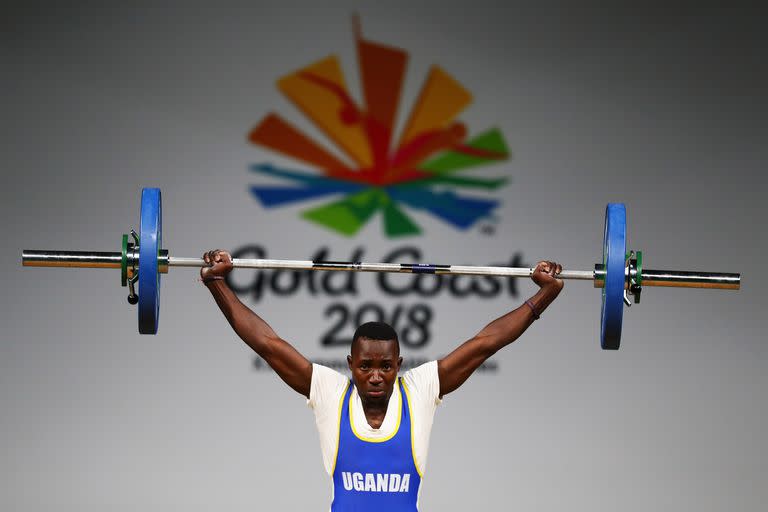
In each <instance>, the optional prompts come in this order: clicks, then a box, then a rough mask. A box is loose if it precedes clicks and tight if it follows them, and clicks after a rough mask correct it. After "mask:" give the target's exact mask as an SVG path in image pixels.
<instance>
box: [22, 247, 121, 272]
mask: <svg viewBox="0 0 768 512" xmlns="http://www.w3.org/2000/svg"><path fill="white" fill-rule="evenodd" d="M121 258H122V255H121V254H120V253H119V252H93V251H90V252H88V251H41V250H36V249H35V250H29V249H27V250H24V251H23V252H22V253H21V264H22V265H23V266H25V267H78V268H120V264H121Z"/></svg>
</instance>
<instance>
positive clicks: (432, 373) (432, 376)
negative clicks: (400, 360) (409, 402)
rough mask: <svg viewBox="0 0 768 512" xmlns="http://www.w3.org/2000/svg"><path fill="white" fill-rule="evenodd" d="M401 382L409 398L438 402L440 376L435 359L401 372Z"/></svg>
mask: <svg viewBox="0 0 768 512" xmlns="http://www.w3.org/2000/svg"><path fill="white" fill-rule="evenodd" d="M402 377H403V383H404V384H405V388H406V391H407V392H408V395H409V399H413V400H419V401H425V402H432V403H440V398H439V394H440V378H439V376H438V372H437V361H429V362H428V363H424V364H422V365H421V366H417V367H416V368H412V369H410V370H408V371H407V372H405V373H404V374H403V376H402Z"/></svg>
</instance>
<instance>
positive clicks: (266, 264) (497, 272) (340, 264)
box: [168, 256, 595, 281]
mask: <svg viewBox="0 0 768 512" xmlns="http://www.w3.org/2000/svg"><path fill="white" fill-rule="evenodd" d="M168 264H169V265H170V266H171V267H202V266H204V265H205V263H204V262H203V259H202V258H179V257H175V256H171V257H170V258H169V259H168ZM232 265H233V266H234V267H235V268H254V269H265V270H337V271H339V270H340V271H348V272H396V273H409V274H454V275H455V274H460V275H481V276H502V277H529V276H530V275H531V274H533V269H532V268H514V267H481V266H466V265H434V264H428V263H364V262H348V261H310V260H266V259H240V258H234V259H233V260H232ZM560 277H561V278H563V279H580V280H587V281H591V280H593V279H594V278H595V273H594V271H592V270H563V271H562V273H561V274H560Z"/></svg>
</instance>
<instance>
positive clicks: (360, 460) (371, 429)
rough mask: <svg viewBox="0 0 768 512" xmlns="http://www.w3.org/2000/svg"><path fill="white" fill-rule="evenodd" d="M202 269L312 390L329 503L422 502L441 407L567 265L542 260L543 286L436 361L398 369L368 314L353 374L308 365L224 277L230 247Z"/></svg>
mask: <svg viewBox="0 0 768 512" xmlns="http://www.w3.org/2000/svg"><path fill="white" fill-rule="evenodd" d="M203 259H204V260H205V263H206V264H207V265H208V266H206V267H203V268H202V269H201V271H200V276H201V278H202V281H203V283H205V285H206V286H207V287H208V289H209V290H210V291H211V294H212V295H213V297H214V299H215V300H216V303H217V304H218V306H219V308H220V309H221V311H222V312H223V313H224V316H225V317H226V318H227V320H228V321H229V323H230V325H231V326H232V328H233V329H234V331H235V332H236V333H237V335H238V336H240V338H242V340H243V341H244V342H245V343H246V344H248V346H250V347H251V348H252V349H253V350H254V351H255V352H256V353H257V354H259V356H261V357H262V358H263V359H264V360H265V361H266V362H267V363H268V364H269V365H270V366H271V367H272V368H273V369H274V370H275V372H276V373H277V374H278V375H279V376H280V378H281V379H283V381H285V383H286V384H288V385H289V386H290V387H291V388H293V389H294V390H295V391H296V392H298V393H301V394H302V395H304V396H305V397H307V398H308V404H309V406H310V407H311V408H312V409H313V411H314V414H315V423H316V425H317V430H318V432H319V434H320V447H321V451H322V455H323V462H324V464H325V470H326V472H327V473H328V475H329V476H330V477H331V480H332V489H333V498H332V503H331V511H333V512H335V511H363V510H365V511H368V510H386V511H390V512H395V511H416V510H418V501H419V493H420V491H421V482H422V477H423V475H424V470H425V468H426V465H427V451H428V447H429V436H430V432H431V430H432V420H433V417H434V413H435V409H436V408H437V406H438V405H439V404H440V402H441V400H442V398H443V396H445V395H447V394H448V393H451V392H452V391H455V390H456V389H458V388H459V387H460V386H461V385H462V384H463V383H464V382H465V381H466V380H467V379H468V378H469V376H470V375H472V373H473V372H474V371H475V370H476V369H477V368H478V367H479V366H480V365H481V364H482V363H483V362H484V361H485V360H486V359H488V358H489V357H491V356H492V355H493V354H495V353H496V352H497V351H498V350H500V349H502V348H503V347H505V346H507V345H509V344H510V343H512V342H513V341H515V340H516V339H517V338H519V337H520V335H521V334H523V332H525V330H526V329H528V327H529V326H530V325H531V324H532V323H533V322H534V320H536V319H537V318H539V315H540V314H541V313H542V312H543V311H544V310H545V309H546V308H547V306H549V304H550V303H551V302H552V301H553V300H555V298H557V296H558V295H559V293H560V291H561V290H562V288H563V281H562V279H559V278H558V274H559V273H560V272H561V271H562V267H561V266H560V265H559V264H557V263H554V262H551V261H542V262H539V263H538V264H537V265H536V269H535V271H534V272H533V275H532V276H531V278H532V279H533V282H534V283H536V284H537V285H538V286H539V290H538V292H537V293H536V294H535V295H534V296H532V297H531V298H530V299H528V300H526V301H525V302H524V303H523V304H522V305H521V306H520V307H518V308H517V309H515V310H513V311H510V312H509V313H507V314H505V315H504V316H502V317H500V318H497V319H496V320H494V321H492V322H491V323H489V324H488V325H486V326H485V327H484V328H483V329H482V330H481V331H480V332H479V333H477V334H476V335H475V336H474V337H473V338H472V339H470V340H468V341H466V342H465V343H463V344H462V345H460V346H459V347H457V348H456V349H455V350H453V352H451V353H450V354H448V355H447V356H445V357H444V358H443V359H440V360H439V361H431V362H428V363H425V364H423V365H421V366H419V367H417V368H414V369H412V370H409V371H407V372H405V373H404V374H403V375H402V376H400V377H399V378H398V372H399V370H400V364H401V363H402V360H403V359H402V357H400V345H399V343H398V337H397V333H396V332H395V331H394V329H392V327H390V326H389V325H387V324H385V323H381V322H369V323H366V324H363V325H361V326H360V327H359V328H358V329H357V331H356V332H355V334H354V336H353V339H352V344H351V347H350V355H348V356H347V363H348V364H349V369H350V371H351V373H352V379H351V380H350V379H349V378H348V377H347V376H345V375H342V374H341V373H338V372H337V371H335V370H332V369H331V368H327V367H324V366H321V365H317V364H312V363H310V362H309V360H307V359H306V358H305V357H304V356H303V355H301V354H300V353H299V352H298V351H297V350H296V349H295V348H294V347H293V346H292V345H291V344H289V343H288V342H287V341H285V340H283V339H282V338H280V337H279V336H278V335H277V334H276V333H275V331H274V330H272V328H271V327H270V326H269V325H268V324H267V323H266V322H265V321H264V320H262V319H261V318H260V317H259V316H258V315H257V314H255V313H254V312H253V311H251V310H250V309H249V308H248V307H246V306H245V305H244V304H243V303H242V302H240V300H239V299H238V298H237V296H236V295H235V293H234V292H233V291H232V290H231V289H230V288H229V287H228V286H227V284H226V281H225V276H226V275H227V274H228V273H229V272H230V271H231V270H232V268H233V267H232V257H231V255H230V254H229V253H228V252H226V251H221V250H217V251H210V252H207V253H206V254H205V255H204V256H203Z"/></svg>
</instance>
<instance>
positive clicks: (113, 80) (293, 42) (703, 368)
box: [0, 2, 768, 512]
mask: <svg viewBox="0 0 768 512" xmlns="http://www.w3.org/2000/svg"><path fill="white" fill-rule="evenodd" d="M355 10H356V11H357V12H359V13H360V15H361V17H362V22H363V31H364V33H365V34H366V36H367V37H369V38H371V39H373V40H376V41H380V42H384V43H388V44H392V45H396V46H399V47H402V48H405V49H407V50H408V51H409V52H410V55H411V60H410V64H409V73H408V76H407V80H406V84H405V91H404V98H403V106H404V107H403V108H404V109H405V108H407V106H408V105H410V104H411V102H412V101H413V99H414V98H415V96H416V94H417V92H418V90H419V87H420V85H421V82H422V80H423V77H424V76H425V73H426V71H427V70H428V68H429V66H430V65H432V64H433V63H438V64H440V65H441V66H442V67H443V68H445V69H446V70H448V71H449V72H450V73H451V74H452V75H453V76H454V77H456V78H457V79H458V80H459V81H461V82H462V83H463V84H465V85H466V87H467V88H468V89H469V90H471V91H472V92H473V94H474V96H475V102H474V103H473V105H472V106H471V107H470V108H469V109H468V110H467V111H466V112H465V113H464V114H463V115H462V116H461V119H462V120H464V121H465V122H466V123H467V125H468V126H469V128H470V131H471V132H472V133H477V132H479V131H481V130H483V129H485V128H487V127H489V126H494V125H497V126H499V127H500V128H501V129H502V131H503V133H504V134H505V137H506V139H507V141H508V143H509V145H510V147H511V149H512V150H513V152H514V154H515V157H514V159H513V160H511V161H509V162H505V163H502V164H500V165H498V166H497V167H492V168H489V169H488V171H487V175H489V176H493V175H501V174H507V175H510V176H512V184H511V185H509V186H507V187H505V188H503V189H502V191H501V193H500V196H501V198H502V199H503V202H504V204H503V206H502V208H501V209H500V210H499V212H498V213H499V217H500V222H499V224H498V225H497V229H496V232H495V234H493V235H487V234H484V233H482V232H481V230H479V229H472V230H470V231H468V232H466V233H460V232H458V231H456V230H454V229H453V228H451V227H449V226H447V225H445V224H442V223H440V222H439V221H437V220H435V219H433V218H431V217H429V216H427V215H424V214H420V213H416V214H414V216H415V217H416V218H417V220H418V222H419V223H420V224H421V225H422V226H423V227H424V228H425V233H426V234H425V235H424V236H422V237H416V238H414V239H412V240H409V241H407V242H403V241H391V240H388V239H386V238H384V237H383V236H382V235H381V230H380V224H379V222H371V223H369V225H368V226H367V227H366V228H365V230H364V231H363V232H362V233H361V234H360V235H359V236H357V237H356V238H352V239H347V238H342V237H340V236H337V235H335V234H333V233H330V232H326V231H323V230H321V229H318V228H316V227H314V226H313V225H310V224H307V223H305V222H304V221H302V220H300V219H299V218H298V213H299V212H300V211H301V210H302V209H303V208H306V206H307V204H302V205H301V206H297V207H292V208H285V209H279V210H269V211H267V210H264V209H262V208H261V206H259V205H258V204H257V203H256V202H255V201H254V200H253V199H252V198H251V197H250V196H249V193H248V186H249V185H251V184H254V183H264V182H266V181H265V180H263V179H262V181H259V180H260V178H259V177H258V176H255V175H253V174H250V173H249V172H248V171H247V166H248V165H249V164H250V163H256V162H263V161H270V162H275V163H278V164H281V163H282V164H285V165H291V166H294V167H295V166H296V164H295V163H294V162H290V161H289V160H286V159H281V158H280V157H279V156H277V155H274V154H271V153H268V152H266V151H264V150H262V149H260V148H257V147H255V146H252V145H249V144H248V143H247V142H246V140H245V136H246V134H247V133H248V131H249V130H250V128H251V127H252V126H253V125H255V124H256V123H257V122H258V121H259V120H260V119H261V118H262V117H263V116H264V115H265V114H266V113H267V112H269V111H273V110H274V111H277V112H280V113H281V114H282V115H283V116H285V117H286V118H288V119H290V120H291V121H292V122H294V123H296V124H298V125H299V126H301V127H302V128H304V129H306V130H307V131H308V132H310V133H312V134H317V133H318V132H317V131H316V130H315V129H314V128H313V127H312V126H310V125H309V124H308V122H307V121H306V120H305V119H304V118H303V117H302V116H301V115H300V114H299V113H298V111H297V110H295V109H294V108H293V107H292V106H291V105H290V104H289V102H288V101H287V100H285V99H284V98H283V97H282V96H281V95H280V93H279V92H278V91H277V90H276V88H275V85H274V82H275V80H276V79H277V78H278V77H280V76H282V75H284V74H286V73H288V72H290V71H292V70H294V69H297V68H299V67H302V66H304V65H307V64H309V63H311V62H314V61H315V60H317V59H319V58H321V57H324V56H325V55H327V54H331V53H335V54H337V55H339V57H340V58H341V60H342V63H343V66H344V70H345V74H346V78H347V80H348V82H349V84H350V88H351V90H353V91H354V92H355V94H357V91H358V89H357V74H356V60H355V54H354V43H353V39H352V33H351V27H350V14H351V13H352V12H353V11H355ZM757 14H758V11H757V10H756V9H754V10H751V9H739V8H728V9H725V8H721V9H707V8H702V7H696V8H692V7H674V6H666V7H663V8H649V7H648V6H645V5H642V6H641V5H639V4H638V5H635V6H625V7H602V6H601V7H597V6H587V5H581V6H579V7H574V6H571V5H570V4H569V3H563V6H561V7H554V6H553V7H551V8H535V9H534V8H531V7H525V6H520V5H514V4H507V5H495V4H491V3H488V4H484V3H483V2H470V3H446V2H439V3H433V4H422V3H418V4H417V3H414V2H405V3H399V4H395V3H391V2H390V3H386V4H385V3H380V4H378V5H377V4H376V3H372V2H371V3H363V4H360V5H358V4H356V3H353V2H350V3H341V4H337V5H333V6H320V5H317V4H314V3H305V4H304V5H301V4H299V3H287V2H281V3H279V4H275V5H267V4H260V3H243V4H235V5H226V6H224V5H222V6H216V7H214V6H213V5H212V4H209V5H204V4H195V3H187V2H183V3H176V4H168V3H166V4H164V5H163V6H155V5H153V4H152V3H134V4H133V5H132V6H125V5H103V4H102V3H99V2H92V3H76V4H70V5H68V6H63V5H59V4H58V3H52V4H50V5H48V4H45V3H36V4H24V5H23V6H22V5H15V6H9V7H5V8H4V9H3V15H2V17H0V58H1V59H2V80H1V81H0V84H1V85H0V87H2V94H0V109H1V110H0V111H1V112H2V119H3V122H2V124H1V125H0V135H1V136H0V159H1V162H2V163H1V165H0V168H2V186H0V213H1V215H2V218H3V219H4V227H5V229H4V233H3V236H2V246H3V252H4V254H5V257H6V264H5V265H3V267H2V269H0V273H2V278H1V281H0V282H2V284H3V293H2V294H1V295H0V311H1V313H0V314H2V321H1V322H0V410H2V414H0V432H1V433H2V436H1V439H2V440H1V441H0V474H1V477H0V508H2V509H4V510H19V511H22V510H52V509H56V510H78V511H91V510H93V511H96V510H104V509H108V510H116V511H117V510H126V511H127V510H131V511H133V510H137V509H138V510H144V511H161V510H163V511H165V510H176V509H182V508H183V509H185V510H201V511H202V510H213V509H218V510H222V509H226V510H232V511H235V510H256V509H274V508H277V507H279V508H281V509H289V510H325V509H326V507H327V504H328V496H329V489H328V482H327V480H326V478H325V476H324V474H323V470H322V465H321V461H320V453H319V449H318V446H317V435H316V433H315V430H314V424H313V420H312V414H311V411H309V410H308V409H307V408H306V407H305V406H304V400H303V399H302V398H301V397H300V396H298V395H296V394H294V393H293V392H292V391H291V390H289V389H287V388H286V387H285V386H284V385H283V384H282V382H280V381H279V380H278V379H277V378H276V377H275V376H274V375H272V374H270V373H269V372H264V371H256V370H254V369H253V367H252V354H251V352H250V350H249V349H248V348H247V347H245V346H244V345H243V344H242V343H240V342H239V341H238V340H237V339H236V338H235V336H234V335H233V334H232V333H231V331H230V330H229V328H228V326H227V325H226V322H225V321H224V320H223V318H222V317H221V315H220V314H219V313H218V311H217V310H216V308H215V306H214V304H213V301H212V300H211V298H210V297H209V296H208V294H207V292H206V291H205V290H204V289H203V287H202V286H201V285H200V284H199V283H198V282H197V281H196V273H195V272H194V271H192V270H178V271H173V272H172V273H171V274H169V275H167V276H164V280H163V298H162V315H161V326H160V333H159V334H158V336H156V337H142V336H139V335H138V334H136V319H135V311H134V310H133V309H132V308H131V307H129V306H128V305H127V304H126V302H125V290H124V289H120V288H119V287H118V276H117V273H116V272H107V271H82V270H71V271H70V270H51V269H22V267H21V265H20V258H21V257H20V254H21V250H22V249H25V248H30V249H31V248H51V249H56V248H59V249H93V250H107V251H109V250H117V248H118V247H119V239H120V235H121V234H122V233H124V232H126V231H127V230H128V229H129V228H130V227H138V204H139V194H140V189H141V187H143V186H159V187H161V188H162V190H163V207H164V223H165V229H164V232H163V236H164V239H165V240H164V241H165V243H164V245H165V247H167V248H169V249H170V250H171V254H173V255H179V256H195V255H198V254H200V253H201V252H202V251H203V250H204V249H207V248H212V247H223V248H230V249H231V248H236V247H239V246H241V245H244V244H246V243H259V244H261V245H263V246H264V247H267V248H268V250H269V254H270V256H271V257H282V258H289V259H297V258H298V259H302V258H309V257H310V255H311V254H312V252H314V251H316V250H317V249H318V248H319V247H323V246H327V247H331V248H332V254H331V256H332V257H333V258H334V259H347V258H348V257H349V256H350V254H351V253H352V251H353V250H354V249H355V248H357V247H364V248H365V259H366V260H369V261H377V260H379V259H380V258H381V257H383V255H384V254H386V253H387V252H389V251H390V250H392V249H393V248H396V247H399V246H402V245H405V244H406V243H407V244H409V245H415V246H418V247H419V248H420V249H421V250H422V253H423V255H424V259H425V260H430V261H436V262H445V263H467V264H487V263H491V262H500V261H502V262H503V261H507V260H508V259H509V258H510V257H511V256H512V255H513V254H514V253H516V252H520V253H522V254H523V255H524V257H525V258H526V260H528V261H529V262H532V261H536V260H537V259H541V258H553V259H557V260H558V261H561V262H562V263H563V264H564V265H565V266H567V267H570V268H591V266H592V265H593V264H594V263H595V262H596V261H597V260H598V259H599V258H600V253H601V243H602V217H603V209H604V207H605V203H607V202H609V201H623V202H625V203H626V204H627V208H628V212H629V226H630V239H631V244H630V245H631V247H632V248H635V249H641V250H643V251H644V252H645V258H646V266H647V267H650V268H654V267H656V268H682V269H689V268H690V269H698V270H710V271H723V272H728V271H732V272H742V273H743V287H742V290H741V291H740V292H738V293H732V292H712V291H697V290H676V289H670V290H663V289H648V290H646V292H645V295H644V297H643V302H642V303H641V304H640V305H639V306H635V307H633V308H632V309H631V310H629V311H627V312H626V316H625V330H624V340H623V346H622V348H621V350H620V351H618V352H611V353H609V352H603V351H601V350H599V348H598V341H597V338H598V334H599V323H598V321H599V304H600V295H599V293H597V291H595V290H593V289H592V287H591V285H589V284H586V283H578V282H575V283H568V284H567V285H566V289H565V291H564V293H563V294H562V295H561V298H560V299H559V300H558V301H557V302H556V303H555V304H553V306H552V307H551V308H550V309H549V310H548V311H547V312H546V315H545V316H544V317H543V318H542V320H541V321H539V322H537V323H536V324H535V325H534V327H533V328H532V329H531V330H530V331H529V332H528V333H526V334H525V336H524V337H523V338H522V339H521V340H519V341H518V342H517V343H515V344H514V345H512V346H511V347H508V348H507V349H505V350H504V351H502V352H501V353H499V354H497V356H496V357H495V361H496V363H497V365H498V371H496V372H494V373H487V374H482V375H476V376H474V377H473V378H472V379H471V380H470V381H469V382H468V383H467V384H466V385H465V387H463V388H462V389H461V390H459V391H457V392H456V393H455V395H451V396H449V397H447V399H446V400H445V403H444V405H443V407H441V409H440V410H439V411H438V415H437V418H436V424H435V428H434V431H433V437H432V443H431V453H430V460H429V468H428V474H427V478H426V480H425V484H424V485H425V487H424V491H423V495H422V496H423V499H422V505H423V509H424V510H464V509H467V508H469V507H475V508H477V507H481V508H484V509H512V510H539V511H555V510H563V509H565V508H567V509H569V510H590V511H598V510H601V511H609V510H611V511H612V510H617V509H618V510H623V511H626V512H630V511H647V510H650V509H653V510H697V511H715V510H717V511H720V510H761V509H762V508H763V506H764V505H763V506H761V504H764V503H765V501H766V499H768V493H767V491H766V488H767V486H766V483H768V466H767V463H766V460H768V457H767V455H768V453H767V452H768V449H767V446H768V444H767V443H766V441H765V431H766V427H768V410H767V408H766V401H765V398H764V395H765V391H766V387H767V386H768V372H766V363H767V361H768V348H767V347H766V343H765V339H764V335H763V334H762V328H763V318H764V317H763V314H764V312H763V309H764V305H765V294H764V293H762V292H761V291H760V289H759V286H760V285H761V283H762V279H763V276H762V275H761V272H760V270H761V268H762V267H763V266H764V261H763V260H764V255H765V253H766V242H765V238H764V227H763V219H764V218H765V216H766V213H767V210H766V206H765V204H764V202H763V196H764V190H765V188H764V187H765V185H764V181H763V170H764V161H765V156H766V152H765V145H764V142H765V137H766V129H765V118H766V102H765V90H766V85H768V84H767V83H766V82H767V81H766V71H765V52H764V50H763V48H764V47H765V43H766V41H765V37H764V35H763V33H764V32H763V28H762V24H761V22H760V19H759V16H758V15H757ZM402 115H403V113H402V111H401V117H402ZM496 197H499V196H498V195H497V196H496ZM401 277H402V278H403V279H407V276H401ZM239 279H245V280H247V279H248V277H247V275H246V276H245V277H242V275H241V277H239ZM358 285H359V288H360V296H359V297H353V298H344V299H342V301H343V302H344V303H346V304H348V305H349V306H350V307H356V304H358V303H359V302H363V301H366V300H373V301H376V302H378V303H381V304H382V305H384V306H385V307H387V308H390V309H391V308H394V307H395V306H396V305H397V304H405V305H412V304H414V303H417V302H425V301H424V300H422V299H419V298H418V297H413V296H409V297H405V298H403V299H395V298H391V297H387V296H383V295H382V294H381V293H380V290H379V289H378V287H377V286H376V282H375V279H374V278H373V277H372V276H365V275H363V276H359V277H358ZM518 286H519V287H520V293H521V294H520V296H519V297H508V296H500V297H498V298H497V299H496V300H491V301H488V300H481V299H478V298H468V299H465V300H459V299H456V298H453V297H450V296H448V295H445V294H442V295H439V296H437V297H435V298H434V299H433V300H429V301H427V302H428V303H429V304H430V306H431V307H432V308H433V310H434V312H435V318H434V319H433V320H432V323H431V329H432V335H433V336H432V341H431V343H430V345H428V346H427V347H426V348H424V349H422V350H421V351H415V350H411V351H409V352H407V354H406V355H407V356H413V357H438V356H439V355H440V354H444V353H445V352H447V351H448V350H450V349H451V348H452V347H453V346H455V345H456V344H458V343H459V342H461V341H463V340H465V339H467V338H469V337H470V336H472V335H473V334H474V333H475V332H476V331H477V330H479V329H480V328H481V327H482V326H483V325H485V323H487V322H488V321H489V320H491V319H492V318H495V317H496V316H498V315H500V314H502V313H504V312H506V311H507V310H509V309H511V308H514V307H516V306H517V305H518V304H519V303H520V300H522V299H523V298H524V297H527V296H528V295H530V294H532V293H533V292H534V286H533V285H532V284H531V283H528V282H520V283H519V284H518ZM334 301H335V299H333V298H331V297H327V296H320V297H315V298H311V297H310V296H309V295H308V294H307V293H303V294H299V295H296V296H293V297H290V298H280V297H275V296H274V295H269V296H268V297H266V298H265V299H262V300H261V301H259V302H258V303H255V302H253V301H250V302H248V304H249V305H251V306H253V307H254V308H255V309H257V311H259V313H261V314H262V315H263V316H264V317H265V318H266V319H267V320H268V321H270V323H272V324H273V325H274V327H275V328H276V330H277V331H278V332H279V333H280V334H281V335H282V336H283V337H285V338H286V339H289V340H291V341H293V342H294V343H295V344H296V346H297V347H298V348H299V349H300V350H301V351H302V352H304V353H305V354H306V355H307V356H309V357H313V358H318V357H335V358H341V357H343V356H344V355H345V350H344V349H343V348H334V349H327V348H323V347H321V346H320V344H319V341H318V339H319V333H321V332H322V331H325V330H327V329H328V327H329V325H330V320H329V319H328V318H325V317H324V316H323V311H324V309H325V308H326V307H327V306H328V305H329V304H331V303H333V302H334Z"/></svg>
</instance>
